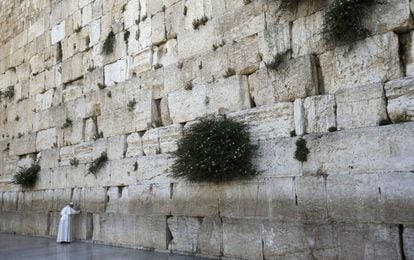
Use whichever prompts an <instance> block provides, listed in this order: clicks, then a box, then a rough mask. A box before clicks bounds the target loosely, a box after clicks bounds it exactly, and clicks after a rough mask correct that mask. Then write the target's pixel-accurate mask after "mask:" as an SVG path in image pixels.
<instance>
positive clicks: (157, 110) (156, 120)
mask: <svg viewBox="0 0 414 260" xmlns="http://www.w3.org/2000/svg"><path fill="white" fill-rule="evenodd" d="M152 115H153V117H152V127H154V128H156V127H161V126H163V123H162V119H161V98H159V99H154V102H153V107H152Z"/></svg>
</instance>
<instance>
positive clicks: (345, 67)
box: [319, 32, 402, 94]
mask: <svg viewBox="0 0 414 260" xmlns="http://www.w3.org/2000/svg"><path fill="white" fill-rule="evenodd" d="M366 50H370V51H369V52H367V51H366ZM319 60H320V66H321V71H322V77H323V85H324V91H325V94H334V93H335V92H336V91H337V90H339V89H344V88H352V87H355V86H361V85H365V84H369V83H376V82H384V81H388V80H391V79H395V78H398V77H401V76H402V70H401V67H400V59H399V55H398V37H397V35H396V34H395V33H393V32H389V33H386V34H382V35H377V36H372V37H369V38H366V39H364V40H361V41H358V42H356V43H355V44H354V45H353V46H352V48H350V47H349V46H341V47H337V48H335V50H333V51H329V52H326V53H324V54H322V55H321V56H320V57H319ZM361 72H363V73H361Z"/></svg>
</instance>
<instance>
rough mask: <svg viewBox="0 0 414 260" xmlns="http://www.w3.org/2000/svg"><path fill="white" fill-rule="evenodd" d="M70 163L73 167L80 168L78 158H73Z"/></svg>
mask: <svg viewBox="0 0 414 260" xmlns="http://www.w3.org/2000/svg"><path fill="white" fill-rule="evenodd" d="M69 163H70V165H72V166H75V167H78V165H79V160H78V158H76V157H74V158H72V159H70V160H69Z"/></svg>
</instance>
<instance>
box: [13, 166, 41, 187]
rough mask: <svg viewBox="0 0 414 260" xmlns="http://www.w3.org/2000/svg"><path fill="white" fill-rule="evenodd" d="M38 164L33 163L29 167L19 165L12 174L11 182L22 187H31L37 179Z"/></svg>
mask: <svg viewBox="0 0 414 260" xmlns="http://www.w3.org/2000/svg"><path fill="white" fill-rule="evenodd" d="M39 171H40V166H39V165H38V164H34V165H32V166H30V167H20V169H19V171H18V172H17V173H16V174H15V175H14V176H13V181H12V182H13V183H14V184H20V185H22V186H23V187H27V188H30V187H33V186H34V185H35V184H36V181H37V179H38V173H39Z"/></svg>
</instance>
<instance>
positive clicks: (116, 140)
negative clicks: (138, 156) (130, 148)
mask: <svg viewBox="0 0 414 260" xmlns="http://www.w3.org/2000/svg"><path fill="white" fill-rule="evenodd" d="M126 150H127V142H126V136H125V135H120V136H113V137H110V138H108V148H107V151H108V152H107V154H108V159H109V160H116V159H122V158H124V157H125V153H126Z"/></svg>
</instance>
